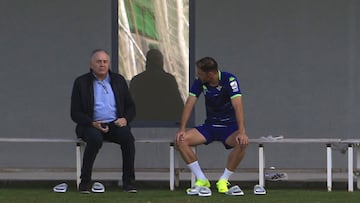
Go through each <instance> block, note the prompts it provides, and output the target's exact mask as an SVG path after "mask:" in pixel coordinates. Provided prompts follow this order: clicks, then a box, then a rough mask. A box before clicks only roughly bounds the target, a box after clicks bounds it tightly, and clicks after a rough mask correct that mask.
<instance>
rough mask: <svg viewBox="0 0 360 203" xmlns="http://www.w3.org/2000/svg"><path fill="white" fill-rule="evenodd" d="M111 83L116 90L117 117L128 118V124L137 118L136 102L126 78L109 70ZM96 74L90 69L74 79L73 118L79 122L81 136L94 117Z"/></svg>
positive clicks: (77, 131)
mask: <svg viewBox="0 0 360 203" xmlns="http://www.w3.org/2000/svg"><path fill="white" fill-rule="evenodd" d="M109 76H110V84H111V88H112V90H113V92H114V96H115V102H116V108H117V117H118V118H121V117H124V118H126V120H127V122H128V125H129V124H130V122H131V121H132V120H133V119H134V118H135V115H136V109H135V103H134V101H133V99H132V97H131V94H130V92H129V89H128V85H127V83H126V80H125V78H124V77H123V76H122V75H120V74H116V73H113V72H110V71H109ZM94 80H95V76H94V75H93V73H92V72H91V71H90V72H89V73H86V74H84V75H81V76H79V77H78V78H76V79H75V81H74V86H73V89H72V94H71V119H72V120H73V121H74V122H75V123H76V124H77V125H76V134H77V135H78V136H80V135H81V134H82V130H83V127H84V126H91V125H92V122H93V117H94V86H93V82H94Z"/></svg>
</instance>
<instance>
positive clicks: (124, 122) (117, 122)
mask: <svg viewBox="0 0 360 203" xmlns="http://www.w3.org/2000/svg"><path fill="white" fill-rule="evenodd" d="M114 123H115V125H117V126H119V127H124V126H127V120H126V118H118V119H116V120H115V121H114Z"/></svg>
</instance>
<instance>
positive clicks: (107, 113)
mask: <svg viewBox="0 0 360 203" xmlns="http://www.w3.org/2000/svg"><path fill="white" fill-rule="evenodd" d="M95 78H96V77H95ZM93 85H94V99H95V101H94V104H95V105H94V121H103V122H106V123H108V122H111V121H114V120H116V119H117V117H116V104H115V97H114V92H113V90H112V88H111V85H110V77H109V74H108V75H107V76H106V78H105V80H97V79H95V80H94V83H93Z"/></svg>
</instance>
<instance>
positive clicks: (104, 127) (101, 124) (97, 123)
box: [92, 121, 109, 133]
mask: <svg viewBox="0 0 360 203" xmlns="http://www.w3.org/2000/svg"><path fill="white" fill-rule="evenodd" d="M104 124H105V123H104V122H102V121H94V122H92V125H93V126H94V128H96V129H98V130H100V131H101V132H103V133H107V132H109V126H107V125H104Z"/></svg>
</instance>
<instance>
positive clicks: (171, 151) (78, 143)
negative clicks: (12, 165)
mask: <svg viewBox="0 0 360 203" xmlns="http://www.w3.org/2000/svg"><path fill="white" fill-rule="evenodd" d="M0 142H13V143H70V144H71V143H72V144H75V146H76V185H77V187H78V186H79V184H80V174H81V163H82V156H83V151H84V147H85V142H84V141H82V140H81V139H55V138H3V137H2V138H0ZM135 142H136V143H164V144H169V157H170V160H169V170H170V174H169V176H170V177H169V187H170V190H174V187H175V180H178V176H176V177H175V150H174V143H173V140H170V139H137V140H135ZM104 143H108V142H104ZM177 182H178V181H177Z"/></svg>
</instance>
